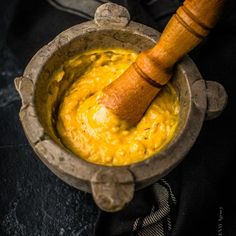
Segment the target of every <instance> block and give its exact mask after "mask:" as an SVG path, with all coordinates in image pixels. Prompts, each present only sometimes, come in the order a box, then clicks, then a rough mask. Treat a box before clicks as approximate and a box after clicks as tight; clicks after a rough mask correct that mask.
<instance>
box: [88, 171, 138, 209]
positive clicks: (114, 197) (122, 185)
mask: <svg viewBox="0 0 236 236" xmlns="http://www.w3.org/2000/svg"><path fill="white" fill-rule="evenodd" d="M91 185H92V194H93V198H94V200H95V202H96V204H97V205H98V206H99V207H100V208H101V209H102V210H104V211H108V212H115V211H119V210H121V209H123V208H124V207H125V206H126V205H127V204H128V203H129V202H130V201H131V200H132V198H133V195H134V186H135V185H134V179H133V176H132V174H131V173H130V171H128V170H125V169H114V170H111V169H108V170H103V171H98V172H97V173H96V174H95V175H94V176H93V178H92V182H91Z"/></svg>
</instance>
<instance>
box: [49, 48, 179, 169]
mask: <svg viewBox="0 0 236 236" xmlns="http://www.w3.org/2000/svg"><path fill="white" fill-rule="evenodd" d="M136 57H137V54H136V53H135V52H133V51H130V50H127V49H110V50H105V49H99V50H93V51H87V52H86V53H83V54H81V55H78V56H76V57H74V58H73V59H71V60H69V61H67V62H65V64H64V66H62V67H61V68H60V69H59V70H58V71H57V72H56V73H54V76H53V78H52V79H53V80H56V81H60V80H61V79H63V76H65V71H64V70H65V68H68V67H69V68H80V67H83V68H85V69H83V73H79V77H78V78H75V79H74V80H73V83H72V85H70V86H69V88H68V89H67V90H66V93H65V94H64V95H63V96H62V98H61V102H60V106H59V111H58V117H57V121H56V127H57V131H58V134H59V136H60V139H61V142H62V143H63V144H64V145H65V146H66V147H67V148H68V149H70V150H71V151H72V152H74V153H75V154H77V155H79V156H80V157H82V158H84V159H85V160H87V161H89V162H93V163H97V164H103V165H114V166H121V165H127V164H131V163H135V162H139V161H142V160H145V159H147V158H148V157H150V156H151V155H152V154H154V153H156V152H158V151H159V150H160V149H162V148H163V147H164V146H165V145H166V144H167V143H168V142H169V141H170V140H171V138H172V137H173V135H174V132H175V129H176V127H177V124H178V115H179V100H178V97H177V94H176V92H175V90H174V88H173V87H172V85H171V84H168V85H167V86H166V87H165V88H164V89H163V90H162V91H161V92H160V93H159V95H158V97H157V98H156V99H155V100H154V101H153V103H152V105H151V106H150V108H149V109H148V110H147V112H146V113H145V115H144V117H143V118H142V120H141V121H140V122H139V124H138V125H137V126H136V127H129V126H128V124H126V122H124V121H121V120H119V119H118V118H117V117H116V116H115V115H114V114H112V113H111V112H110V111H109V110H107V109H106V108H105V107H103V106H102V105H100V104H99V103H98V102H97V100H98V98H99V97H100V96H101V94H102V92H101V90H102V88H104V87H105V86H106V85H108V84H109V83H111V82H112V81H113V80H115V79H116V78H117V77H119V75H121V74H122V73H123V72H124V71H125V70H126V69H127V68H128V66H129V65H130V64H131V63H132V62H134V61H135V59H136ZM70 76H71V75H70ZM73 76H76V73H74V74H73Z"/></svg>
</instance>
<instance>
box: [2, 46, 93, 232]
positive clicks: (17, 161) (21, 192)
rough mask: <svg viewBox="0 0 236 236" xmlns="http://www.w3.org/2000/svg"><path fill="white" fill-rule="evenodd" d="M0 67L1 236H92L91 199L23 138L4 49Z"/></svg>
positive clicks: (12, 71)
mask: <svg viewBox="0 0 236 236" xmlns="http://www.w3.org/2000/svg"><path fill="white" fill-rule="evenodd" d="M0 65H1V68H0V88H1V89H0V127H1V129H0V132H1V133H0V235H1V236H2V235H90V234H92V230H93V228H94V222H95V218H96V214H97V208H96V206H95V205H94V203H93V200H92V198H91V195H90V194H87V193H84V192H81V191H78V190H76V189H74V188H72V187H70V186H68V185H67V184H65V183H63V182H62V181H61V180H59V179H58V178H57V177H56V176H55V175H54V174H52V173H51V172H50V171H49V170H48V169H47V167H45V165H43V163H42V162H41V161H40V160H39V159H38V158H37V156H36V155H35V153H34V152H33V150H32V148H31V147H30V145H29V144H28V142H27V140H26V138H25V135H24V133H23V130H22V127H21V124H20V121H19V117H18V112H19V109H20V98H19V96H18V94H17V92H16V90H15V88H14V84H13V79H14V77H15V76H18V75H20V74H22V69H21V68H20V67H19V66H18V64H17V60H16V59H15V58H14V56H13V54H12V53H11V51H10V50H9V49H8V48H6V47H5V48H4V50H3V54H2V57H1V58H0Z"/></svg>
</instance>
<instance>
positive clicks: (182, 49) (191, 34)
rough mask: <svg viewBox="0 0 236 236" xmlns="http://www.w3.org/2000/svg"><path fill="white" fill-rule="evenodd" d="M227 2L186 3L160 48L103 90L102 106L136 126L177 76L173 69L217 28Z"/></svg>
mask: <svg viewBox="0 0 236 236" xmlns="http://www.w3.org/2000/svg"><path fill="white" fill-rule="evenodd" d="M223 3H224V0H185V2H184V4H183V5H182V6H180V7H179V8H178V10H177V11H176V14H174V15H173V16H172V18H171V19H170V21H169V22H168V24H167V26H166V28H165V29H164V31H163V33H162V35H161V37H160V40H159V41H158V42H157V44H156V45H155V46H154V47H153V48H151V49H149V50H147V51H144V52H142V53H140V54H139V56H138V58H137V60H136V61H135V62H134V63H133V64H132V65H131V66H130V67H129V68H128V69H127V70H126V71H125V72H124V73H123V74H122V75H121V76H120V77H119V78H118V79H117V80H115V81H114V82H113V83H111V84H110V85H108V86H107V87H106V88H105V89H104V90H103V93H104V95H103V97H102V98H101V101H100V102H101V103H102V104H103V105H105V106H106V107H107V108H109V109H110V110H112V111H113V113H115V114H116V115H118V116H119V117H120V118H121V119H124V120H127V121H128V122H130V123H131V124H136V123H137V122H138V121H139V120H140V119H141V118H142V116H143V114H144V112H145V111H146V109H147V108H148V106H149V105H150V103H151V102H152V100H153V98H154V97H155V96H156V94H157V93H158V92H159V91H160V89H161V87H162V86H163V85H165V84H166V83H167V82H168V81H169V79H170V78H171V77H172V75H173V68H174V65H175V64H176V62H178V61H179V60H180V59H181V58H182V57H183V56H184V55H185V54H187V53H188V52H190V51H191V50H192V49H193V48H194V47H196V46H197V45H198V44H199V43H200V42H201V41H202V40H203V38H204V37H206V36H207V35H208V33H209V31H210V29H212V28H213V27H214V25H215V24H216V22H217V20H218V18H219V15H220V12H221V10H222V7H223Z"/></svg>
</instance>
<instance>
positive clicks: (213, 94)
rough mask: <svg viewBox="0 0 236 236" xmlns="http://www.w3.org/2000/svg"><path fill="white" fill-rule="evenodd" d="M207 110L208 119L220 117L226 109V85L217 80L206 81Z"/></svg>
mask: <svg viewBox="0 0 236 236" xmlns="http://www.w3.org/2000/svg"><path fill="white" fill-rule="evenodd" d="M206 93H207V111H206V120H211V119H214V118H216V117H218V116H219V115H220V114H221V112H222V111H223V110H224V108H225V106H226V104H227V100H228V96H227V93H226V91H225V89H224V87H223V86H222V85H221V84H219V83H217V82H215V81H206Z"/></svg>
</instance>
